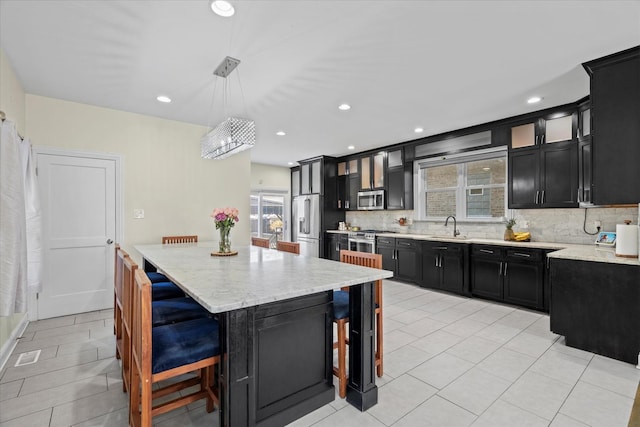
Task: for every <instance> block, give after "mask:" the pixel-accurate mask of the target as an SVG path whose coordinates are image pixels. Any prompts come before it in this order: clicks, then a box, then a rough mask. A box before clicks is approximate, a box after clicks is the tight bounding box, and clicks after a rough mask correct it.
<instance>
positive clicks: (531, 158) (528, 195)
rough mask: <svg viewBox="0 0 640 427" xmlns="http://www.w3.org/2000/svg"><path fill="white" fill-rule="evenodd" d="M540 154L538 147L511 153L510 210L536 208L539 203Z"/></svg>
mask: <svg viewBox="0 0 640 427" xmlns="http://www.w3.org/2000/svg"><path fill="white" fill-rule="evenodd" d="M539 165H540V152H539V150H538V148H537V147H534V148H531V149H521V150H516V151H512V152H510V153H509V190H508V193H509V208H510V209H518V208H530V207H536V206H537V204H538V201H539V195H540V192H539V175H538V174H539Z"/></svg>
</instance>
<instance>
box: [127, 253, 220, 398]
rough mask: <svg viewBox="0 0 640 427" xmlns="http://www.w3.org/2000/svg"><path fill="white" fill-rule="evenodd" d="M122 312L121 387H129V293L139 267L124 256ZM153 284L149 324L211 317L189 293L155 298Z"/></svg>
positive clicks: (158, 324) (164, 323) (166, 323)
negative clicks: (180, 295) (185, 295)
mask: <svg viewBox="0 0 640 427" xmlns="http://www.w3.org/2000/svg"><path fill="white" fill-rule="evenodd" d="M122 264H123V268H122V270H123V280H122V283H123V298H122V301H123V310H122V313H123V316H122V345H121V347H122V353H123V357H122V382H123V386H122V389H123V391H125V392H127V391H129V383H130V377H131V374H130V366H131V362H130V357H131V325H132V323H133V320H132V316H133V314H132V308H131V307H132V306H131V301H132V295H133V287H134V280H135V273H136V271H137V270H138V264H136V262H135V261H133V260H132V259H131V258H129V257H127V258H125V259H124V260H123V262H122ZM153 286H154V284H153V283H152V284H151V288H152V290H151V292H152V301H151V325H152V327H156V326H164V325H169V324H174V323H178V322H185V321H188V320H193V319H199V318H205V317H214V315H213V314H212V313H210V312H209V311H208V310H207V309H206V308H204V307H202V306H201V305H200V304H198V302H197V301H196V300H194V299H193V298H189V297H182V298H171V299H163V300H158V301H154V300H153Z"/></svg>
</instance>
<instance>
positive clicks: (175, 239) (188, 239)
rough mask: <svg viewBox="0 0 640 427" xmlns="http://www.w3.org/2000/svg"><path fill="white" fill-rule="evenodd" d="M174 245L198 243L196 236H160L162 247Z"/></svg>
mask: <svg viewBox="0 0 640 427" xmlns="http://www.w3.org/2000/svg"><path fill="white" fill-rule="evenodd" d="M175 243H198V236H162V244H163V245H172V244H175Z"/></svg>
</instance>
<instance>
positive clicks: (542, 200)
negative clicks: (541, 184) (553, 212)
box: [540, 190, 545, 205]
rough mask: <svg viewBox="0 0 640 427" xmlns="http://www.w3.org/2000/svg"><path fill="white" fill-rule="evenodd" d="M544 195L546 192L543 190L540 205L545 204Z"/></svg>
mask: <svg viewBox="0 0 640 427" xmlns="http://www.w3.org/2000/svg"><path fill="white" fill-rule="evenodd" d="M544 193H545V190H542V197H540V204H541V205H543V204H544Z"/></svg>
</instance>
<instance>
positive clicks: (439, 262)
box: [438, 256, 442, 268]
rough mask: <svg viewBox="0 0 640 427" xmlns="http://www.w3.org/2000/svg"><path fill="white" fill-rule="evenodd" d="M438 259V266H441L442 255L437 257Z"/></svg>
mask: <svg viewBox="0 0 640 427" xmlns="http://www.w3.org/2000/svg"><path fill="white" fill-rule="evenodd" d="M439 258H440V260H439V261H438V267H440V268H442V256H440V257H439Z"/></svg>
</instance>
